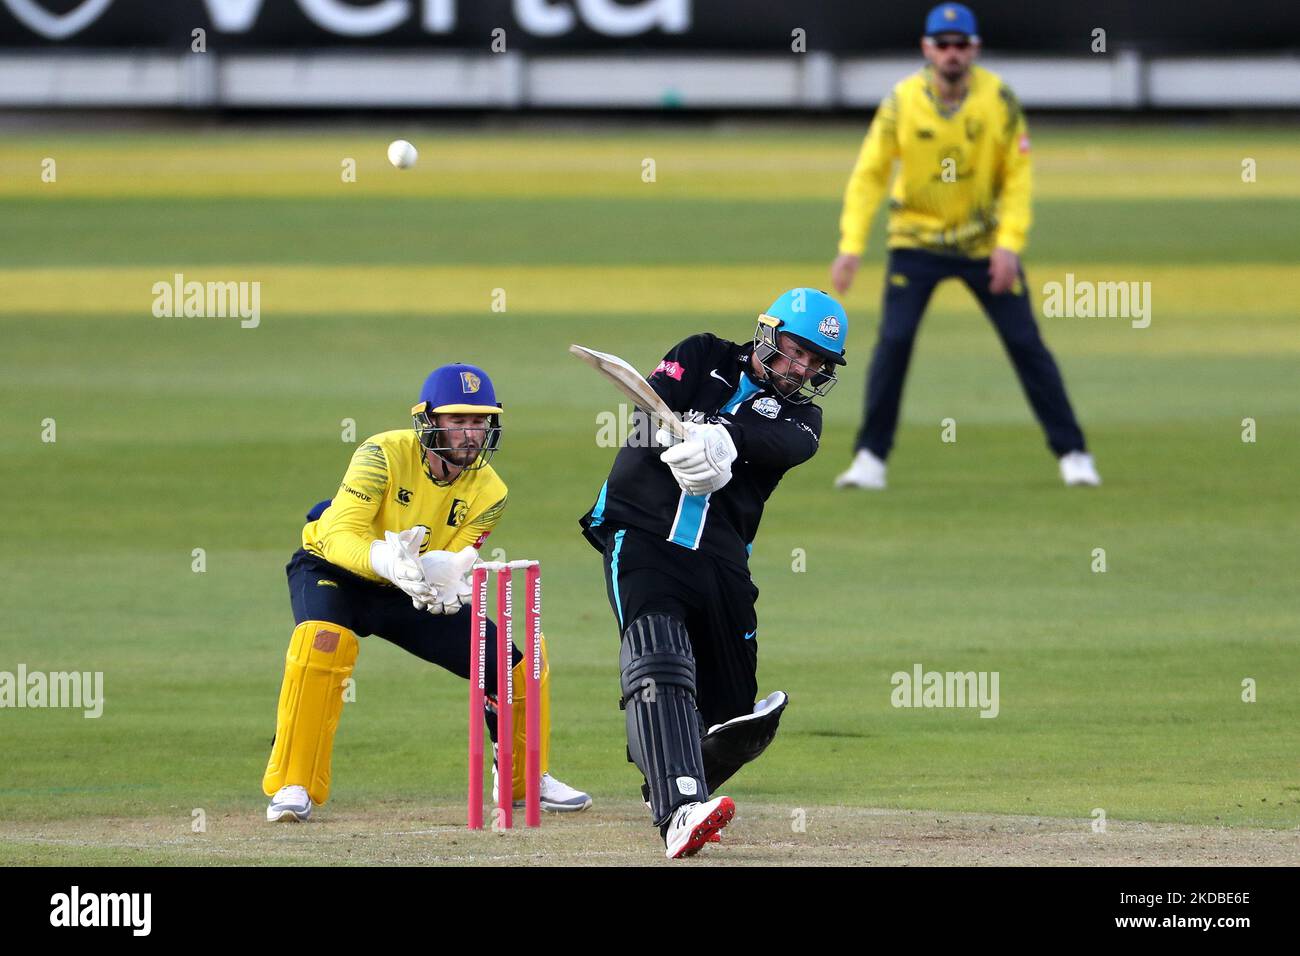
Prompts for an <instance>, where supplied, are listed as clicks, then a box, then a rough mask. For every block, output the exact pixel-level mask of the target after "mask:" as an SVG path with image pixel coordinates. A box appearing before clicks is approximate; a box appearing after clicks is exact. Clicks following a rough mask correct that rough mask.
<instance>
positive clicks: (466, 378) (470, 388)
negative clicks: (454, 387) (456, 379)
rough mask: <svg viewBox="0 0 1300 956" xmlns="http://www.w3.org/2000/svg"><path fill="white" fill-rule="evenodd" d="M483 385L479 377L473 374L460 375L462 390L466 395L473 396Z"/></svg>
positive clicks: (463, 373)
mask: <svg viewBox="0 0 1300 956" xmlns="http://www.w3.org/2000/svg"><path fill="white" fill-rule="evenodd" d="M481 384H482V382H480V381H479V377H478V376H477V375H475V374H474V373H473V372H461V373H460V390H461V391H462V392H464V393H465V394H466V395H473V394H474V393H475V392H477V391H478V390H479V386H480V385H481Z"/></svg>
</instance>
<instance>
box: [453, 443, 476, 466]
mask: <svg viewBox="0 0 1300 956" xmlns="http://www.w3.org/2000/svg"><path fill="white" fill-rule="evenodd" d="M482 451H483V448H482V446H480V445H467V446H463V447H460V448H456V449H454V450H452V451H450V452H448V453H447V460H448V461H450V462H451V463H452V464H453V465H456V466H457V467H460V468H466V467H468V466H470V465H472V464H474V462H475V460H476V459H477V458H478V456H479V454H480V453H481V452H482Z"/></svg>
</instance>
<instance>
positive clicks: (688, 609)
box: [604, 528, 758, 731]
mask: <svg viewBox="0 0 1300 956" xmlns="http://www.w3.org/2000/svg"><path fill="white" fill-rule="evenodd" d="M604 563H605V587H606V590H607V592H608V594H609V603H610V606H611V607H612V608H613V609H614V616H615V618H616V619H617V621H618V631H619V637H620V639H621V638H622V635H623V633H624V632H625V631H626V630H627V628H628V626H629V625H630V624H631V623H632V622H633V621H635V620H636V619H637V618H639V617H642V616H644V615H646V614H668V615H671V616H673V617H675V618H677V619H678V620H680V621H681V622H682V623H683V624H685V625H686V632H687V633H688V634H689V635H690V639H691V649H692V651H693V652H694V654H695V682H696V697H695V702H696V706H697V707H698V708H699V712H700V718H701V720H702V722H703V725H704V726H703V729H704V730H706V731H707V730H708V729H709V727H711V726H712V725H713V724H720V723H723V722H724V721H727V720H731V719H732V718H733V717H739V716H740V715H742V714H748V713H751V712H752V711H753V709H754V698H755V697H756V696H758V616H757V613H756V612H755V609H754V602H755V601H756V600H757V599H758V588H756V587H755V586H754V582H753V581H752V580H751V579H750V577H749V571H748V569H746V568H743V567H739V566H738V565H734V564H731V563H730V562H727V561H722V560H719V559H718V558H714V557H713V556H711V555H709V554H707V553H705V552H703V551H692V550H690V549H689V548H683V547H681V546H680V545H676V544H673V543H672V542H670V541H665V540H664V539H662V538H660V537H659V536H657V535H653V534H649V533H648V532H645V531H640V530H638V529H636V528H628V529H611V530H610V533H609V537H608V539H607V543H606V547H605V558H604Z"/></svg>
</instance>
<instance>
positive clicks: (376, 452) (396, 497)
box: [302, 428, 506, 583]
mask: <svg viewBox="0 0 1300 956" xmlns="http://www.w3.org/2000/svg"><path fill="white" fill-rule="evenodd" d="M505 507H506V486H505V482H503V481H502V480H501V478H500V477H499V476H498V475H497V473H496V472H495V471H494V470H493V469H492V466H491V465H484V466H483V467H482V468H479V469H476V470H474V471H465V472H462V473H461V474H460V477H458V478H457V479H456V480H455V481H454V482H452V483H451V484H450V485H439V484H435V483H434V480H433V473H432V472H431V471H430V470H429V463H428V461H427V459H426V458H425V455H424V448H423V447H421V445H420V441H419V438H418V437H417V436H416V434H415V430H414V429H411V428H402V429H397V430H395V431H391V432H382V433H380V434H378V435H374V436H373V437H371V438H367V439H366V440H365V441H363V442H362V443H361V444H360V445H359V446H358V447H357V450H356V451H355V452H354V453H353V455H352V461H351V463H349V465H348V470H347V472H346V473H345V474H344V475H343V483H342V484H340V485H339V490H338V492H337V493H336V494H335V495H334V500H333V502H331V504H330V506H329V507H328V508H326V509H325V511H324V513H323V514H322V515H321V516H320V517H319V518H318V519H316V520H315V521H310V522H308V523H307V524H306V525H305V526H304V527H303V529H302V546H303V548H304V549H305V550H307V551H309V552H311V553H312V554H314V555H316V556H318V557H321V558H324V559H325V560H326V561H328V562H329V563H330V564H333V565H336V566H338V567H340V568H343V569H344V570H346V571H351V572H352V573H353V574H356V575H359V576H361V577H363V578H367V579H368V580H371V581H380V582H383V581H384V579H383V578H381V577H380V576H379V575H377V574H375V572H374V569H373V568H371V566H370V544H371V542H372V541H375V540H376V539H378V538H382V537H383V536H384V532H385V531H404V530H406V529H407V528H413V527H415V526H416V525H423V526H424V527H426V528H428V529H429V534H428V535H427V536H426V538H425V542H424V546H423V547H422V548H421V549H420V551H421V553H424V552H427V551H459V550H460V549H461V548H463V547H465V546H466V545H473V546H474V547H476V548H479V547H482V545H483V539H484V538H486V537H487V536H488V533H489V532H491V530H492V528H493V527H494V526H495V525H496V523H497V521H499V520H500V518H501V513H502V512H503V511H504V510H505ZM385 583H386V582H385Z"/></svg>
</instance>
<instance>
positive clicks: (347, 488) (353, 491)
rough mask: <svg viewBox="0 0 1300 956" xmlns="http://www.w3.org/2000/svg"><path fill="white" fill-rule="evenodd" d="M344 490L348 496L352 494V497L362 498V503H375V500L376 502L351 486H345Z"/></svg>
mask: <svg viewBox="0 0 1300 956" xmlns="http://www.w3.org/2000/svg"><path fill="white" fill-rule="evenodd" d="M343 490H344V491H346V492H347V493H348V494H350V495H355V496H356V497H358V498H360V499H361V500H362V501H374V500H375V499H374V498H371V497H370V496H369V495H367V494H364V493H362V492H360V491H357V489H355V488H353V487H351V486H349V485H344V486H343Z"/></svg>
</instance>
